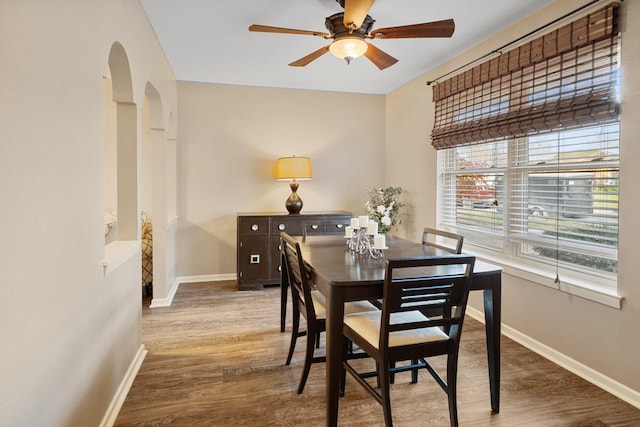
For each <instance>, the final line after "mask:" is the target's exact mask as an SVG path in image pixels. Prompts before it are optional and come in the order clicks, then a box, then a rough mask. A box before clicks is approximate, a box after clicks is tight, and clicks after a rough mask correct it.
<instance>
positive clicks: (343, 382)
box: [340, 337, 353, 397]
mask: <svg viewBox="0 0 640 427" xmlns="http://www.w3.org/2000/svg"><path fill="white" fill-rule="evenodd" d="M349 345H353V342H352V341H351V340H349V339H347V337H342V372H341V373H340V397H344V391H345V388H346V384H347V370H346V369H345V367H344V364H345V362H346V361H347V356H348V354H349V353H350V351H349V349H348V347H349Z"/></svg>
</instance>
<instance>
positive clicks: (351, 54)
mask: <svg viewBox="0 0 640 427" xmlns="http://www.w3.org/2000/svg"><path fill="white" fill-rule="evenodd" d="M368 48H369V45H368V44H367V42H366V41H364V40H363V39H362V38H361V37H357V36H344V37H340V38H339V39H336V40H335V41H334V42H333V43H331V46H329V51H330V52H331V53H332V54H333V56H335V57H337V58H340V59H345V60H346V61H347V62H351V61H352V60H354V59H356V58H359V57H361V56H362V55H364V53H365V52H366V51H367V49H368Z"/></svg>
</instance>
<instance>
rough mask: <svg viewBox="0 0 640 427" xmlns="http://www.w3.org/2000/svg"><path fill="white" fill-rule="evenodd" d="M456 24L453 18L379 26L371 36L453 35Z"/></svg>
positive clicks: (385, 37) (407, 37) (393, 37)
mask: <svg viewBox="0 0 640 427" xmlns="http://www.w3.org/2000/svg"><path fill="white" fill-rule="evenodd" d="M455 28H456V25H455V23H454V22H453V19H445V20H444V21H434V22H425V23H424V24H415V25H403V26H400V27H388V28H379V29H377V30H374V31H372V32H371V37H374V38H380V39H411V38H418V37H451V36H452V35H453V31H454V30H455Z"/></svg>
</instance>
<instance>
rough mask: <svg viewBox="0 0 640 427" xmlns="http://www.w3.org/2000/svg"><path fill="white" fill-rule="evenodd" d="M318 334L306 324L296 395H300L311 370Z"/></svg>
mask: <svg viewBox="0 0 640 427" xmlns="http://www.w3.org/2000/svg"><path fill="white" fill-rule="evenodd" d="M317 336H318V332H316V331H313V330H310V329H309V325H308V324H307V349H306V351H305V355H304V366H303V367H302V377H301V378H300V385H299V386H298V394H302V391H303V390H304V385H305V384H306V383H307V377H308V376H309V371H310V370H311V363H313V349H314V347H315V344H316V337H317Z"/></svg>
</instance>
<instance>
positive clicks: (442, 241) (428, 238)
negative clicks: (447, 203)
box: [391, 227, 464, 384]
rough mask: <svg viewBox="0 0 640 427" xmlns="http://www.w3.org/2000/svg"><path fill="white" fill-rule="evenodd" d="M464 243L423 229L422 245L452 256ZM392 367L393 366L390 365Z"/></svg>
mask: <svg viewBox="0 0 640 427" xmlns="http://www.w3.org/2000/svg"><path fill="white" fill-rule="evenodd" d="M463 243H464V237H463V236H461V235H460V234H456V233H452V232H449V231H444V230H438V229H436V228H430V227H425V228H424V231H423V233H422V244H423V245H429V246H432V247H434V248H438V249H442V250H445V251H447V252H451V253H454V254H460V253H462V244H463ZM423 312H424V314H425V315H429V313H430V311H429V312H427V311H426V310H425V311H423ZM391 367H392V368H393V367H394V364H391ZM394 382H395V375H394V374H391V384H393V383H394ZM411 382H412V383H417V382H418V370H417V369H414V370H412V371H411Z"/></svg>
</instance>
